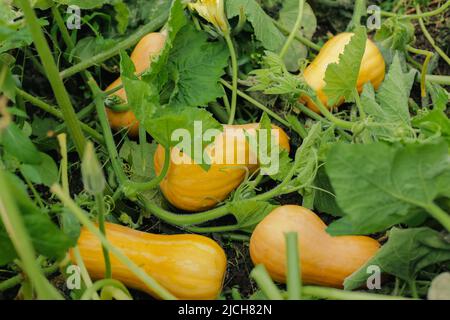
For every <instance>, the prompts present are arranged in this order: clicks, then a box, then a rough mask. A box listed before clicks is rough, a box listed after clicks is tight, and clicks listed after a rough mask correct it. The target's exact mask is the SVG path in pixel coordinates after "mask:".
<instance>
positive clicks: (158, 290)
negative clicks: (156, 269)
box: [51, 185, 176, 300]
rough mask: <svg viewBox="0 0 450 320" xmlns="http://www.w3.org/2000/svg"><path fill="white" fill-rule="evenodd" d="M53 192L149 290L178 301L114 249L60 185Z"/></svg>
mask: <svg viewBox="0 0 450 320" xmlns="http://www.w3.org/2000/svg"><path fill="white" fill-rule="evenodd" d="M51 190H52V192H53V193H54V194H55V195H56V196H57V197H58V198H59V199H60V200H61V201H62V202H63V203H64V205H65V206H66V207H67V208H68V209H69V210H70V211H71V212H72V213H73V214H74V215H75V216H76V217H77V219H78V220H79V221H80V222H81V223H82V224H83V225H84V226H85V227H86V228H87V229H88V230H89V232H91V233H92V234H94V235H95V236H96V237H97V238H98V239H99V240H100V242H101V243H102V245H104V246H105V247H107V248H108V250H109V251H110V252H111V253H112V254H114V256H115V257H116V258H117V259H118V260H119V261H120V262H121V263H123V264H124V265H125V266H126V267H127V268H128V269H129V270H130V271H131V272H132V273H134V274H135V275H136V276H137V277H139V279H140V280H142V281H143V282H144V283H145V284H146V285H147V286H148V288H149V289H151V290H152V292H154V293H155V294H156V295H157V296H158V297H160V298H162V299H168V300H173V299H176V297H175V296H174V295H172V294H171V293H170V292H169V291H167V289H165V288H164V287H162V286H161V285H160V284H159V283H158V282H157V281H156V280H155V279H153V278H152V277H151V276H150V275H148V274H147V273H146V272H145V271H144V270H143V269H141V268H140V267H139V266H137V265H136V264H135V263H134V262H133V261H132V260H131V259H130V258H128V256H126V255H125V254H124V253H123V252H122V251H121V250H119V249H117V248H116V247H114V246H113V245H112V244H111V243H110V242H109V241H108V240H107V239H106V237H105V236H104V235H103V234H102V233H101V232H100V231H99V230H98V229H97V227H96V226H95V225H94V224H93V223H92V222H91V221H90V220H89V218H88V217H87V216H86V215H85V213H84V212H83V211H82V210H81V209H80V208H79V207H78V206H77V204H76V203H75V202H74V201H73V200H72V199H71V198H70V197H69V196H67V195H66V194H65V193H64V192H63V191H62V189H61V187H60V186H59V185H53V186H52V188H51Z"/></svg>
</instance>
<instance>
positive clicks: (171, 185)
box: [154, 123, 290, 211]
mask: <svg viewBox="0 0 450 320" xmlns="http://www.w3.org/2000/svg"><path fill="white" fill-rule="evenodd" d="M258 127H259V124H258V123H251V124H246V125H233V126H228V125H226V126H224V131H223V132H222V133H221V134H220V135H218V136H217V137H216V139H215V141H214V144H213V146H212V148H210V149H208V151H207V152H208V155H209V157H210V159H211V160H212V161H211V166H210V168H209V170H208V171H205V170H204V169H203V168H202V167H201V166H200V165H198V164H195V163H193V162H192V163H189V162H188V161H189V160H190V158H189V157H188V155H186V154H183V155H182V157H183V159H186V160H185V163H181V164H180V163H179V162H177V163H175V162H174V161H173V159H174V156H173V154H174V153H177V152H179V151H178V149H176V148H173V149H172V151H171V152H172V156H171V162H170V165H169V169H168V172H167V174H166V175H165V177H164V179H163V180H162V182H161V183H160V188H161V191H162V193H163V194H164V196H165V198H166V199H167V200H168V201H169V202H170V203H171V204H172V205H174V206H175V207H177V208H179V209H182V210H186V211H203V210H207V209H210V208H212V207H214V206H215V205H217V204H218V203H219V202H221V201H223V200H225V199H226V198H227V197H228V195H229V194H230V193H231V192H232V191H233V190H234V189H236V188H237V187H238V186H239V185H240V184H241V183H242V181H243V180H244V179H245V176H246V174H247V172H249V173H252V172H254V171H255V170H256V169H257V168H258V167H259V166H258V164H257V163H256V164H255V163H251V162H252V161H249V159H250V158H249V157H246V158H245V163H242V162H238V159H237V157H235V158H234V159H229V160H231V161H227V159H226V151H225V148H226V139H227V137H226V134H227V132H229V131H227V130H226V129H227V128H228V129H233V130H234V129H237V130H239V131H237V133H238V134H240V133H242V135H239V138H237V139H236V140H235V143H234V151H235V153H234V154H235V155H237V154H239V152H243V154H246V155H248V154H249V152H248V150H249V144H248V143H247V141H246V140H245V134H244V130H247V132H248V133H249V134H255V133H256V129H257V128H258ZM273 127H274V128H275V129H276V130H278V132H279V146H280V148H283V149H285V150H287V151H288V152H289V150H290V147H289V137H288V136H287V134H286V133H285V132H284V131H283V129H281V128H279V127H276V126H273ZM242 129H244V130H242ZM216 145H222V146H223V150H219V151H218V150H215V149H214V146H216ZM164 154H165V152H164V148H163V147H162V146H161V145H158V148H157V149H156V153H155V156H154V164H155V171H156V174H160V172H161V170H162V168H163V166H164V159H165V155H164ZM218 159H222V161H217V160H218Z"/></svg>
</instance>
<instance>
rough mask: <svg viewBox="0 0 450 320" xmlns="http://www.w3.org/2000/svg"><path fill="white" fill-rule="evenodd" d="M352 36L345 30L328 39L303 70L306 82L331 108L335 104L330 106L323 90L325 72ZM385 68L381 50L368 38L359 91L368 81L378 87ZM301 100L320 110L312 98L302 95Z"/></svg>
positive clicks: (317, 110) (359, 78) (315, 109)
mask: <svg viewBox="0 0 450 320" xmlns="http://www.w3.org/2000/svg"><path fill="white" fill-rule="evenodd" d="M352 36H353V33H351V32H343V33H340V34H338V35H336V36H334V37H333V38H331V39H330V40H328V41H327V42H326V43H325V44H324V46H323V47H322V49H320V52H319V54H318V55H317V57H316V58H315V59H314V60H313V61H312V62H311V63H310V64H309V65H308V67H306V69H305V71H304V72H303V77H304V79H305V81H306V83H307V84H308V85H309V86H310V87H311V88H312V89H313V90H314V91H315V92H316V94H317V97H318V98H319V99H320V101H321V102H322V103H323V104H324V105H325V106H327V107H329V108H330V107H334V106H328V98H327V96H326V95H325V93H324V91H323V89H324V88H325V84H326V83H325V72H326V70H327V67H328V65H329V64H331V63H337V62H338V61H339V55H340V54H341V53H342V52H344V48H345V46H346V45H347V44H348V43H349V42H350V39H351V37H352ZM385 68H386V66H385V62H384V59H383V56H382V54H381V52H380V50H379V49H378V48H377V46H376V45H375V43H373V42H372V40H370V39H367V42H366V51H365V52H364V56H363V58H362V61H361V68H360V70H359V75H358V81H357V89H358V92H361V91H362V89H363V85H364V84H365V83H367V82H371V83H372V85H373V86H374V88H375V89H378V87H379V86H380V84H381V82H382V81H383V79H384V75H385ZM300 100H301V101H302V102H303V103H306V105H307V106H308V107H309V108H310V109H312V110H314V111H315V112H319V109H318V108H317V106H316V104H315V103H314V102H313V101H312V100H311V98H309V97H307V96H302V97H301V99H300ZM343 102H344V101H343V100H341V101H340V102H339V103H338V104H337V105H336V106H338V105H339V104H342V103H343Z"/></svg>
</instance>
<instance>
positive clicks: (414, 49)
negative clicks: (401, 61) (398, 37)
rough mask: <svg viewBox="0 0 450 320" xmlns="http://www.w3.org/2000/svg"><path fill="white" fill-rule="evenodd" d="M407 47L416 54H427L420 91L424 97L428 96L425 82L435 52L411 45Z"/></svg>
mask: <svg viewBox="0 0 450 320" xmlns="http://www.w3.org/2000/svg"><path fill="white" fill-rule="evenodd" d="M406 49H407V50H408V51H409V52H412V53H415V54H421V55H424V56H425V61H424V62H423V65H422V71H421V72H420V92H421V96H422V98H424V97H426V96H427V91H426V90H427V89H426V88H427V86H426V82H425V78H426V75H427V71H428V64H429V63H430V60H431V58H432V57H433V52H430V51H427V50H422V49H416V48H413V47H411V46H409V45H408V46H407V47H406Z"/></svg>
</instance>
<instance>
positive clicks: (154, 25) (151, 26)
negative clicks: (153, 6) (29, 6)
mask: <svg viewBox="0 0 450 320" xmlns="http://www.w3.org/2000/svg"><path fill="white" fill-rule="evenodd" d="M22 1H24V0H22ZM167 18H168V13H162V14H161V15H159V16H157V17H155V18H154V19H152V20H151V21H150V22H149V23H148V24H146V25H144V26H143V27H142V28H140V29H139V30H138V31H136V32H135V33H134V34H132V35H131V36H129V37H126V38H125V39H124V40H123V41H121V42H119V43H117V44H116V45H115V46H114V47H113V48H111V49H109V50H105V51H103V52H101V53H99V54H97V55H95V56H93V57H91V58H89V59H86V60H84V61H82V62H80V63H78V64H76V65H74V66H72V67H70V68H67V69H66V70H64V71H62V72H61V73H60V75H61V78H63V79H64V78H67V77H70V76H73V75H74V74H77V73H78V72H81V71H83V70H86V69H87V68H90V67H92V66H94V65H97V64H99V63H101V62H103V61H105V60H107V59H109V58H112V57H114V56H115V55H117V54H118V53H119V52H120V51H122V50H126V49H128V48H130V47H131V46H133V45H134V44H136V43H137V42H138V41H139V40H140V39H141V38H142V37H143V36H145V35H146V34H147V33H150V32H152V31H155V30H157V29H159V28H160V27H162V26H163V25H164V23H165V22H166V20H167Z"/></svg>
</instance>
